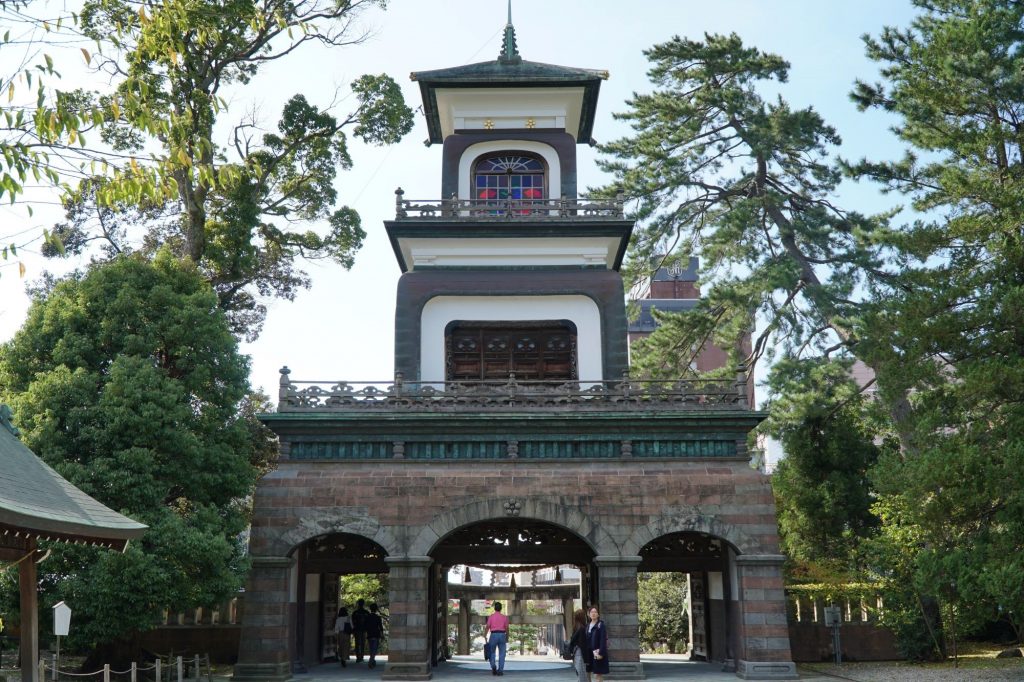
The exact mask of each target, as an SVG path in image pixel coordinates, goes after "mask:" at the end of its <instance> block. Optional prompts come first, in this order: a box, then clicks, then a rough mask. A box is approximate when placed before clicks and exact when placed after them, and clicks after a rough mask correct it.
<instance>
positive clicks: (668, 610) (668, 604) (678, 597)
mask: <svg viewBox="0 0 1024 682" xmlns="http://www.w3.org/2000/svg"><path fill="white" fill-rule="evenodd" d="M637 608H638V610H639V617H640V647H641V648H642V649H643V650H644V651H647V652H651V653H657V652H658V651H660V650H661V648H662V647H665V648H666V649H667V650H668V653H670V654H675V653H680V654H681V653H684V652H685V651H686V646H687V642H688V640H689V638H690V622H689V615H688V614H689V610H690V605H689V602H688V600H687V587H686V574H685V573H640V574H638V575H637Z"/></svg>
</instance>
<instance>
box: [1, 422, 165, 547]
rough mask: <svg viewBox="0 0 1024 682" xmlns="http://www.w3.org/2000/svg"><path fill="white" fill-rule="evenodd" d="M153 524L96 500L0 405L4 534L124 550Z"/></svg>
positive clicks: (2, 533) (2, 529) (2, 519)
mask: <svg viewBox="0 0 1024 682" xmlns="http://www.w3.org/2000/svg"><path fill="white" fill-rule="evenodd" d="M146 528H147V526H145V525H144V524H141V523H138V522H136V521H133V520H131V519H130V518H128V517H127V516H124V515H122V514H119V513H117V512H116V511H114V510H113V509H110V508H109V507H107V506H106V505H104V504H102V503H101V502H99V501H97V500H94V499H93V498H92V497H90V496H88V495H86V494H85V493H84V492H82V491H81V490H79V489H78V488H76V487H75V486H74V485H72V484H71V483H69V482H68V481H67V480H65V479H64V478H63V477H62V476H61V475H60V474H58V473H57V472H56V471H54V470H53V469H52V468H51V467H49V466H48V465H47V464H46V463H45V462H43V461H42V460H41V459H39V458H38V457H36V455H35V454H34V453H33V452H32V451H31V450H29V449H28V448H27V447H26V446H25V444H24V443H22V442H21V440H19V439H18V436H17V429H15V428H14V427H13V426H12V425H11V423H10V409H9V408H8V407H7V406H6V405H0V535H6V536H10V535H14V536H16V537H36V538H41V539H51V540H60V541H63V542H81V543H87V544H96V545H104V546H107V547H112V548H115V549H124V547H125V546H126V545H127V544H128V540H131V539H135V538H138V537H141V536H142V534H143V533H144V532H145V531H146Z"/></svg>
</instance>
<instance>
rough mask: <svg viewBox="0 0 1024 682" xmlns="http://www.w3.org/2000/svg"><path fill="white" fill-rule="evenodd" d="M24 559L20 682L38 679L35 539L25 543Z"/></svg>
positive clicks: (20, 569) (20, 581)
mask: <svg viewBox="0 0 1024 682" xmlns="http://www.w3.org/2000/svg"><path fill="white" fill-rule="evenodd" d="M25 548H26V554H27V555H28V556H27V557H26V558H24V559H22V560H21V562H20V563H19V564H18V589H19V590H20V591H21V682H42V681H41V680H40V679H39V573H38V570H37V569H36V556H35V555H36V539H35V538H29V539H28V540H27V541H26V543H25Z"/></svg>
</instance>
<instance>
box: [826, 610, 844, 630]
mask: <svg viewBox="0 0 1024 682" xmlns="http://www.w3.org/2000/svg"><path fill="white" fill-rule="evenodd" d="M824 611H825V627H829V628H837V627H839V626H840V625H842V624H843V612H842V611H841V610H840V608H839V607H838V606H826V607H825V609H824Z"/></svg>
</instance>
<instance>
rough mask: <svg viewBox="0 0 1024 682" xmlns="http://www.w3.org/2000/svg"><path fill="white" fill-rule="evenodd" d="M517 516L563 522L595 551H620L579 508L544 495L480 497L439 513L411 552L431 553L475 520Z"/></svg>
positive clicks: (422, 532) (419, 553)
mask: <svg viewBox="0 0 1024 682" xmlns="http://www.w3.org/2000/svg"><path fill="white" fill-rule="evenodd" d="M509 517H517V518H523V519H533V520H536V521H544V522H546V523H550V524H552V525H555V526H560V527H562V528H565V529H566V530H569V531H571V532H573V533H574V534H576V535H578V536H579V537H581V538H582V539H583V540H584V541H586V542H587V544H588V545H590V547H591V549H593V551H594V553H595V554H598V555H601V554H618V553H619V548H618V544H617V543H616V542H615V540H614V539H613V538H612V536H611V535H610V534H609V533H608V532H607V531H606V530H605V529H604V528H602V527H601V526H600V525H599V524H597V523H595V522H594V521H593V520H592V519H591V518H590V517H588V516H586V515H584V514H583V513H582V512H580V511H579V509H574V508H573V507H572V506H571V505H568V504H559V503H555V502H551V501H548V500H544V499H540V498H512V499H507V500H503V499H492V500H479V501H476V502H471V503H469V504H466V505H463V506H461V507H456V508H455V509H450V510H448V511H446V512H444V513H442V514H438V515H437V516H436V517H434V519H433V520H432V521H431V522H430V523H429V524H427V525H426V526H424V527H423V528H422V529H420V531H419V533H418V534H417V535H416V537H415V538H414V539H413V541H412V542H411V543H410V545H409V555H410V556H428V555H429V554H430V553H431V551H432V550H433V549H434V547H435V546H436V545H437V543H438V542H440V541H441V540H443V539H444V538H445V537H446V536H447V535H449V534H451V533H452V532H454V531H456V530H458V529H459V528H462V527H463V526H468V525H471V524H474V523H479V522H481V521H489V520H492V519H501V518H509Z"/></svg>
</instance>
